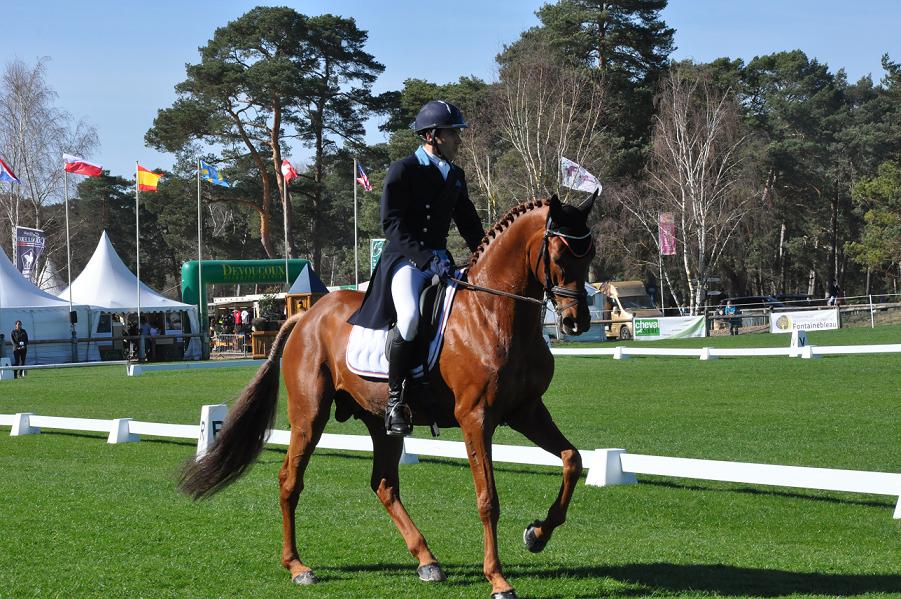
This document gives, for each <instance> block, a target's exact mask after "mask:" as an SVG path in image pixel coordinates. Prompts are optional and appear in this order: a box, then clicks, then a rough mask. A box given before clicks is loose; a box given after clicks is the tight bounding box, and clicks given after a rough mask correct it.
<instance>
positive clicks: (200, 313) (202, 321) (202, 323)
mask: <svg viewBox="0 0 901 599" xmlns="http://www.w3.org/2000/svg"><path fill="white" fill-rule="evenodd" d="M201 214H202V213H201V210H200V158H198V159H197V321H198V323H199V324H198V327H199V328H200V330H199V331H197V332H198V333H200V337H199V339H200V359H201V360H202V359H203V358H204V353H205V352H204V349H205V347H206V343H205V342H204V341H205V337H206V332H207V322H206V318H204V308H205V306H204V305H203V304H204V303H205V302H204V301H203V255H202V254H201V247H202V241H201V240H202V238H203V237H202V236H203V221H202V220H201V219H202V216H201Z"/></svg>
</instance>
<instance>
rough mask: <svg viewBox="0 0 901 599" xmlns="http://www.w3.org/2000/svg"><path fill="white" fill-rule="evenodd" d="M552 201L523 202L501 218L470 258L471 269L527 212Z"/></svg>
mask: <svg viewBox="0 0 901 599" xmlns="http://www.w3.org/2000/svg"><path fill="white" fill-rule="evenodd" d="M550 203H551V201H550V200H549V199H546V198H545V199H541V200H532V201H530V202H523V203H522V204H519V205H517V206H514V207H513V208H511V209H510V210H508V211H507V213H506V214H505V215H503V216H502V217H500V219H498V221H497V222H496V223H494V226H493V227H491V228H490V229H489V230H488V232H486V233H485V237H483V238H482V243H480V244H479V247H477V248H476V250H475V251H474V252H473V253H472V256H470V258H469V268H472V267H473V266H475V265H476V262H478V260H479V258H480V257H481V256H482V254H484V253H485V250H486V249H488V246H489V245H490V244H491V242H492V241H493V240H494V239H495V238H497V236H498V235H500V234H501V233H502V232H503V231H505V230H506V229H507V228H509V227H510V225H512V224H513V221H515V220H516V219H518V218H519V217H520V216H522V215H523V214H526V213H527V212H531V211H532V210H535V209H536V208H541V207H542V206H548V205H550Z"/></svg>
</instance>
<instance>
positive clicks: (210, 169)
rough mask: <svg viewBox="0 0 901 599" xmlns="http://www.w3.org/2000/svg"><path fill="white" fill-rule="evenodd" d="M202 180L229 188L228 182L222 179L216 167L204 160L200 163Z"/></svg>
mask: <svg viewBox="0 0 901 599" xmlns="http://www.w3.org/2000/svg"><path fill="white" fill-rule="evenodd" d="M200 178H201V179H204V180H206V181H209V182H210V183H212V184H213V185H219V186H220V187H228V181H226V180H225V179H223V178H222V175H220V174H219V171H218V170H217V169H216V167H215V166H210V165H209V164H207V163H206V162H204V161H203V160H201V161H200Z"/></svg>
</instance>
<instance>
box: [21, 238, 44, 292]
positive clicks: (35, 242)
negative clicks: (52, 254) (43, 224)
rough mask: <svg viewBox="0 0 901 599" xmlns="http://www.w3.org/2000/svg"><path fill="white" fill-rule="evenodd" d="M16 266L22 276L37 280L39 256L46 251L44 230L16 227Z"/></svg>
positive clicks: (33, 281) (33, 280)
mask: <svg viewBox="0 0 901 599" xmlns="http://www.w3.org/2000/svg"><path fill="white" fill-rule="evenodd" d="M14 235H15V241H16V244H15V251H16V257H15V261H16V268H17V269H18V270H19V272H20V273H22V276H23V277H25V278H26V279H28V280H29V281H31V282H32V283H35V282H37V275H38V268H37V267H38V258H40V257H41V254H43V253H44V243H45V241H46V240H45V238H44V231H42V230H41V229H29V228H28V227H14Z"/></svg>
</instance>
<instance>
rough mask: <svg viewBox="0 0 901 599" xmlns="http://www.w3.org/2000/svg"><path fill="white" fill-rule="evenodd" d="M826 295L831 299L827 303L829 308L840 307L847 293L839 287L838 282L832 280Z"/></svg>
mask: <svg viewBox="0 0 901 599" xmlns="http://www.w3.org/2000/svg"><path fill="white" fill-rule="evenodd" d="M826 293H827V294H828V296H829V299H828V300H827V301H826V305H827V306H840V305H841V304H842V297H843V296H844V295H845V292H844V291H843V290H842V288H841V287H840V286H839V284H838V281H836V280H835V279H832V281H831V282H830V283H829V286H828V288H827V290H826Z"/></svg>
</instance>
